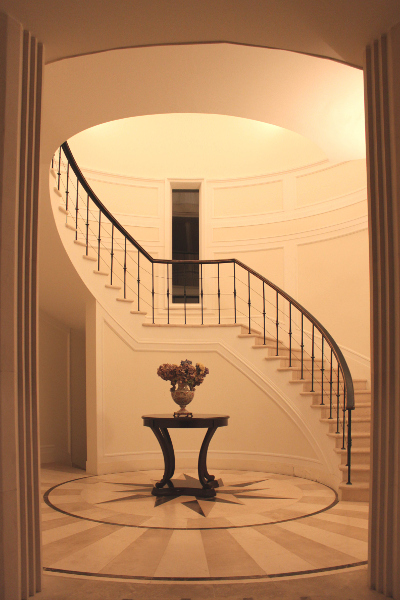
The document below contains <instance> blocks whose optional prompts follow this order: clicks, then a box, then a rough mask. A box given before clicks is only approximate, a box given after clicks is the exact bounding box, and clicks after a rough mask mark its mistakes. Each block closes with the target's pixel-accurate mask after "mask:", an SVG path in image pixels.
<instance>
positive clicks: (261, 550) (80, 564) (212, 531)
mask: <svg viewBox="0 0 400 600" xmlns="http://www.w3.org/2000/svg"><path fill="white" fill-rule="evenodd" d="M213 473H214V474H215V476H216V478H217V479H218V481H219V484H220V487H219V488H217V490H216V492H217V494H216V497H215V498H201V497H195V496H183V495H182V496H178V497H172V498H171V497H168V496H167V497H155V496H153V495H152V494H151V490H152V488H153V485H154V483H155V482H156V481H158V480H159V479H160V477H161V472H160V471H137V472H130V473H116V474H111V475H102V476H87V475H86V474H85V473H83V472H79V471H77V470H73V469H66V468H59V469H57V468H56V467H54V468H44V469H43V470H42V489H43V494H44V500H43V507H42V533H43V564H44V568H45V570H46V571H48V572H53V573H54V572H55V573H68V574H70V575H79V576H95V577H103V578H113V579H115V578H117V579H121V578H122V579H127V580H129V579H135V580H141V581H144V580H146V581H165V582H174V581H175V582H179V581H180V582H182V581H193V582H196V581H197V582H198V581H230V580H232V581H238V580H247V579H250V580H252V579H257V580H258V579H261V580H262V579H264V578H271V577H282V575H285V576H289V575H290V576H293V575H302V574H307V573H315V572H321V571H325V570H328V571H330V570H337V569H343V568H347V567H349V566H355V565H360V564H365V563H366V559H367V538H368V505H367V504H366V503H363V502H358V503H357V502H338V501H337V496H336V494H335V492H333V491H332V490H331V489H330V488H328V487H326V486H324V485H322V484H320V483H316V482H313V481H310V480H307V479H302V478H299V477H290V476H286V475H277V474H273V473H260V472H249V471H247V472H244V471H225V470H221V471H214V472H213ZM195 479H196V473H195V472H194V471H190V470H187V471H183V472H178V473H177V474H176V477H175V480H176V483H177V485H180V486H182V482H184V483H186V485H188V486H189V487H193V486H194V485H195V482H194V480H195Z"/></svg>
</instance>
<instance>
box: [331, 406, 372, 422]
mask: <svg viewBox="0 0 400 600" xmlns="http://www.w3.org/2000/svg"><path fill="white" fill-rule="evenodd" d="M319 406H321V405H319ZM334 420H335V419H328V418H327V417H321V419H320V421H321V422H322V423H331V422H332V421H334ZM351 422H352V423H370V422H371V417H351Z"/></svg>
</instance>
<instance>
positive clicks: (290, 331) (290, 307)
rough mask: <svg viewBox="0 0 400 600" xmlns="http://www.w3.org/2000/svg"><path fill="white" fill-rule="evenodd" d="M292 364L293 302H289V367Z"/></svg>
mask: <svg viewBox="0 0 400 600" xmlns="http://www.w3.org/2000/svg"><path fill="white" fill-rule="evenodd" d="M291 366H292V303H291V302H289V367H291Z"/></svg>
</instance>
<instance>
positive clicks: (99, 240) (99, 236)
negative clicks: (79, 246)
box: [97, 210, 101, 271]
mask: <svg viewBox="0 0 400 600" xmlns="http://www.w3.org/2000/svg"><path fill="white" fill-rule="evenodd" d="M100 243H101V210H99V235H98V238H97V270H98V271H100Z"/></svg>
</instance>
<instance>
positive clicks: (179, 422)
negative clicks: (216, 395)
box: [142, 413, 229, 429]
mask: <svg viewBox="0 0 400 600" xmlns="http://www.w3.org/2000/svg"><path fill="white" fill-rule="evenodd" d="M142 419H143V425H145V426H147V427H151V426H152V425H153V424H154V425H156V426H158V427H175V428H179V427H183V428H188V429H189V428H197V427H224V426H225V425H228V419H229V416H228V415H201V414H198V415H197V414H196V415H193V417H174V416H173V415H171V413H170V414H161V415H160V414H159V415H154V414H153V415H143V416H142Z"/></svg>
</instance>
